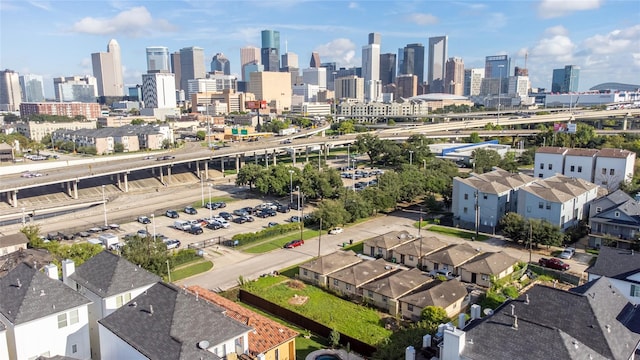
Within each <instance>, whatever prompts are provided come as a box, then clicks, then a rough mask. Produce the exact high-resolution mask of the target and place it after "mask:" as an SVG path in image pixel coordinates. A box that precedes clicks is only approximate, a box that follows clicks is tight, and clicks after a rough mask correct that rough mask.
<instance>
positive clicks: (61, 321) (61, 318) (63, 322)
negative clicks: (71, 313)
mask: <svg viewBox="0 0 640 360" xmlns="http://www.w3.org/2000/svg"><path fill="white" fill-rule="evenodd" d="M65 326H67V313H62V314H60V315H58V329H62V328H63V327H65Z"/></svg>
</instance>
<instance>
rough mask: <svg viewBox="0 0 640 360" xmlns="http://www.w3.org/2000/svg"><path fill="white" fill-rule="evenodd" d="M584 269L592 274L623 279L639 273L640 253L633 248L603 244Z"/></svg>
mask: <svg viewBox="0 0 640 360" xmlns="http://www.w3.org/2000/svg"><path fill="white" fill-rule="evenodd" d="M585 271H586V272H587V273H589V274H593V275H600V276H606V277H608V278H613V279H619V280H624V279H626V278H627V277H629V276H631V275H633V274H637V273H640V254H639V253H638V252H634V251H633V250H625V249H618V248H612V247H608V246H603V247H601V248H600V253H599V254H598V257H597V258H596V262H595V263H593V265H591V266H590V267H588V268H587V270H585Z"/></svg>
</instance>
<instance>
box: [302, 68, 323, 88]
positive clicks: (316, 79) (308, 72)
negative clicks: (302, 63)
mask: <svg viewBox="0 0 640 360" xmlns="http://www.w3.org/2000/svg"><path fill="white" fill-rule="evenodd" d="M302 81H303V82H304V83H305V84H311V85H318V87H319V88H320V90H326V89H327V69H326V68H323V67H320V68H318V67H312V68H308V69H304V70H302Z"/></svg>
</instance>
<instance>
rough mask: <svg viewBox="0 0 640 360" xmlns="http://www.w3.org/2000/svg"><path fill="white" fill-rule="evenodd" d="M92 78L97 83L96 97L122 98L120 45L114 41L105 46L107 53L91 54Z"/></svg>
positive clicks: (122, 83)
mask: <svg viewBox="0 0 640 360" xmlns="http://www.w3.org/2000/svg"><path fill="white" fill-rule="evenodd" d="M91 62H92V64H93V76H95V77H96V79H97V81H98V96H123V95H124V81H123V79H122V60H121V56H120V45H119V44H118V42H117V41H116V40H115V39H111V40H110V41H109V44H107V52H106V53H105V52H98V53H93V54H91Z"/></svg>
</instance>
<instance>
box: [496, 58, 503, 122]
mask: <svg viewBox="0 0 640 360" xmlns="http://www.w3.org/2000/svg"><path fill="white" fill-rule="evenodd" d="M502 68H504V65H498V71H499V74H500V76H498V119H497V120H496V126H498V125H500V94H502Z"/></svg>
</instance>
